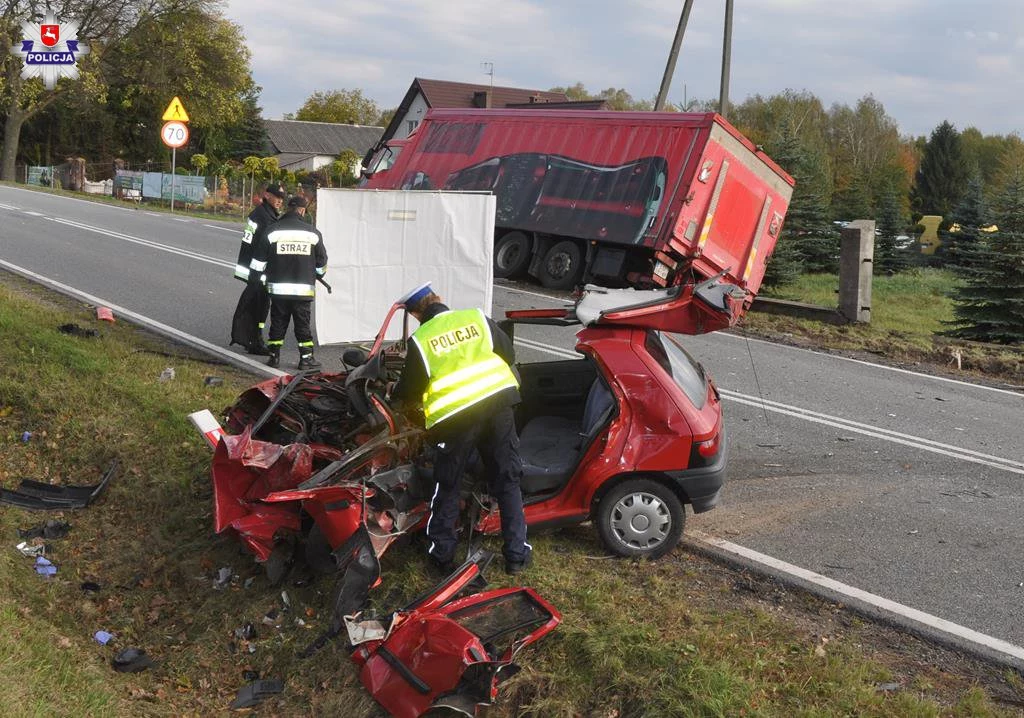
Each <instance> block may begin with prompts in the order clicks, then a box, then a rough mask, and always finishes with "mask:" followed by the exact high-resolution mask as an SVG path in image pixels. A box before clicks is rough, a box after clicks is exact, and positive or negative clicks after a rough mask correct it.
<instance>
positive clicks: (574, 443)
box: [519, 377, 615, 495]
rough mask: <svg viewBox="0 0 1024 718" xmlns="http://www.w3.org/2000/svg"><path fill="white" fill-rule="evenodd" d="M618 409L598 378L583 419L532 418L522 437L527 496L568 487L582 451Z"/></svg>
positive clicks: (520, 448) (592, 388)
mask: <svg viewBox="0 0 1024 718" xmlns="http://www.w3.org/2000/svg"><path fill="white" fill-rule="evenodd" d="M614 406H615V397H614V395H613V394H612V392H611V390H610V389H608V387H607V386H606V385H605V383H604V380H602V379H601V377H598V378H597V379H595V380H594V383H593V384H591V385H590V391H589V392H588V393H587V401H586V403H585V404H584V406H583V416H582V419H580V420H576V419H567V418H565V417H561V416H537V417H534V418H533V419H530V421H528V422H527V423H526V426H524V427H523V430H522V432H521V433H520V436H519V454H520V456H521V457H522V460H523V479H522V483H521V486H522V491H523V494H524V495H528V494H541V493H546V492H548V491H554V490H555V489H558V488H560V487H562V486H563V485H565V483H566V482H567V481H568V480H569V478H570V477H571V476H572V474H573V471H575V469H576V464H577V462H578V461H579V457H580V452H581V450H582V449H583V448H584V447H585V446H586V444H587V443H588V442H589V441H590V439H592V438H593V436H594V434H595V433H596V431H597V430H598V429H599V428H600V427H601V426H602V425H603V424H604V421H605V419H607V417H608V416H609V412H610V410H611V409H612V408H613V407H614Z"/></svg>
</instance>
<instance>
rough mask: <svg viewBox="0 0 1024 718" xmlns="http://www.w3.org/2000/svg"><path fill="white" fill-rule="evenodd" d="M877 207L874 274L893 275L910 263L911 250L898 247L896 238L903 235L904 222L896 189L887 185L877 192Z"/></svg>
mask: <svg viewBox="0 0 1024 718" xmlns="http://www.w3.org/2000/svg"><path fill="white" fill-rule="evenodd" d="M878 196H879V200H878V201H879V207H878V216H877V218H876V225H877V229H878V232H877V233H876V234H875V259H874V271H875V274H895V273H896V272H900V271H902V270H904V269H906V268H907V267H908V266H909V265H910V263H911V261H912V260H911V256H912V255H911V250H910V248H908V247H905V246H900V245H899V243H898V240H897V239H896V238H897V237H899V236H901V235H902V234H903V228H904V227H905V226H906V221H905V219H904V218H903V217H902V214H901V211H900V198H899V195H898V194H897V193H896V189H895V188H894V187H893V186H892V185H891V184H888V185H886V186H885V187H883V188H882V189H880V190H879V195H878Z"/></svg>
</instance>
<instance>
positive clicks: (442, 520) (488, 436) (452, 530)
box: [427, 407, 530, 563]
mask: <svg viewBox="0 0 1024 718" xmlns="http://www.w3.org/2000/svg"><path fill="white" fill-rule="evenodd" d="M466 414H467V416H460V415H456V416H454V417H452V418H451V419H450V421H452V422H453V424H454V425H453V426H452V427H445V428H444V429H441V427H443V425H444V424H445V423H447V422H442V424H440V425H438V427H437V428H438V429H441V430H440V431H436V432H434V431H432V439H433V441H434V443H435V448H436V454H435V459H434V479H435V480H436V481H437V488H436V489H435V491H434V498H433V499H432V500H431V502H430V520H429V522H428V523H427V539H428V540H429V541H430V548H429V553H430V555H431V556H433V557H434V559H435V560H436V561H437V562H439V563H447V562H449V561H451V560H452V559H453V558H454V557H455V545H456V544H457V543H458V537H457V535H456V525H457V523H458V519H459V483H460V479H461V477H462V475H463V473H464V472H465V470H466V464H467V463H468V461H469V457H470V455H471V454H472V452H473V449H474V448H475V449H477V450H478V451H479V452H480V458H481V459H482V460H483V464H484V470H485V472H486V476H487V477H488V492H489V493H490V495H491V496H493V497H494V499H495V500H496V501H497V502H498V508H499V509H500V511H501V536H502V539H503V540H504V545H503V547H502V553H503V554H504V556H505V560H506V561H510V562H520V561H525V560H526V558H527V556H528V555H529V552H530V548H529V545H528V544H527V543H526V519H525V518H524V517H523V494H522V492H521V490H520V488H519V482H520V479H522V476H523V462H522V459H521V458H520V456H519V435H518V434H517V433H516V423H515V418H514V416H513V414H512V409H511V407H504V408H501V409H498V410H497V411H493V410H492V411H484V412H474V411H473V409H468V410H466ZM456 422H457V423H456ZM453 429H456V430H453Z"/></svg>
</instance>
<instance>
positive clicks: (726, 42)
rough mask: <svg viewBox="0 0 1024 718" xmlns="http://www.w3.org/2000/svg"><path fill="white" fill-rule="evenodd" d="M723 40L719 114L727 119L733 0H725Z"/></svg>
mask: <svg viewBox="0 0 1024 718" xmlns="http://www.w3.org/2000/svg"><path fill="white" fill-rule="evenodd" d="M723 34H724V36H725V37H724V39H723V40H722V87H721V90H720V91H719V93H718V114H720V115H721V116H722V117H725V108H726V106H727V105H728V104H729V72H730V70H731V69H732V0H725V32H724V33H723Z"/></svg>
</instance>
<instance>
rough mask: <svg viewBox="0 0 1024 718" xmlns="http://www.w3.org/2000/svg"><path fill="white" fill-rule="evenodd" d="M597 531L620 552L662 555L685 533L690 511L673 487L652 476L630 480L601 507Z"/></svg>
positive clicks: (619, 553) (610, 495) (606, 499)
mask: <svg viewBox="0 0 1024 718" xmlns="http://www.w3.org/2000/svg"><path fill="white" fill-rule="evenodd" d="M596 520H597V533H598V534H599V535H600V536H601V541H602V542H603V543H604V545H605V547H606V548H607V549H608V550H609V551H611V552H612V553H613V554H616V555H617V556H626V557H629V558H638V557H643V558H652V559H653V558H659V557H661V556H664V555H665V554H666V553H668V552H669V551H671V550H672V549H674V548H675V547H676V545H677V544H678V543H679V538H680V537H681V536H682V535H683V522H684V521H685V520H686V513H685V511H684V510H683V505H682V504H681V503H680V502H679V497H678V496H676V495H675V494H674V493H673V492H672V490H671V489H669V488H668V487H666V486H663V485H662V484H659V483H658V482H656V481H651V480H650V479H632V480H630V481H626V482H624V483H622V484H620V485H619V486H616V487H615V488H614V489H612V490H611V491H609V492H608V493H607V494H605V496H604V498H602V499H601V503H600V504H598V507H597V517H596Z"/></svg>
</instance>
